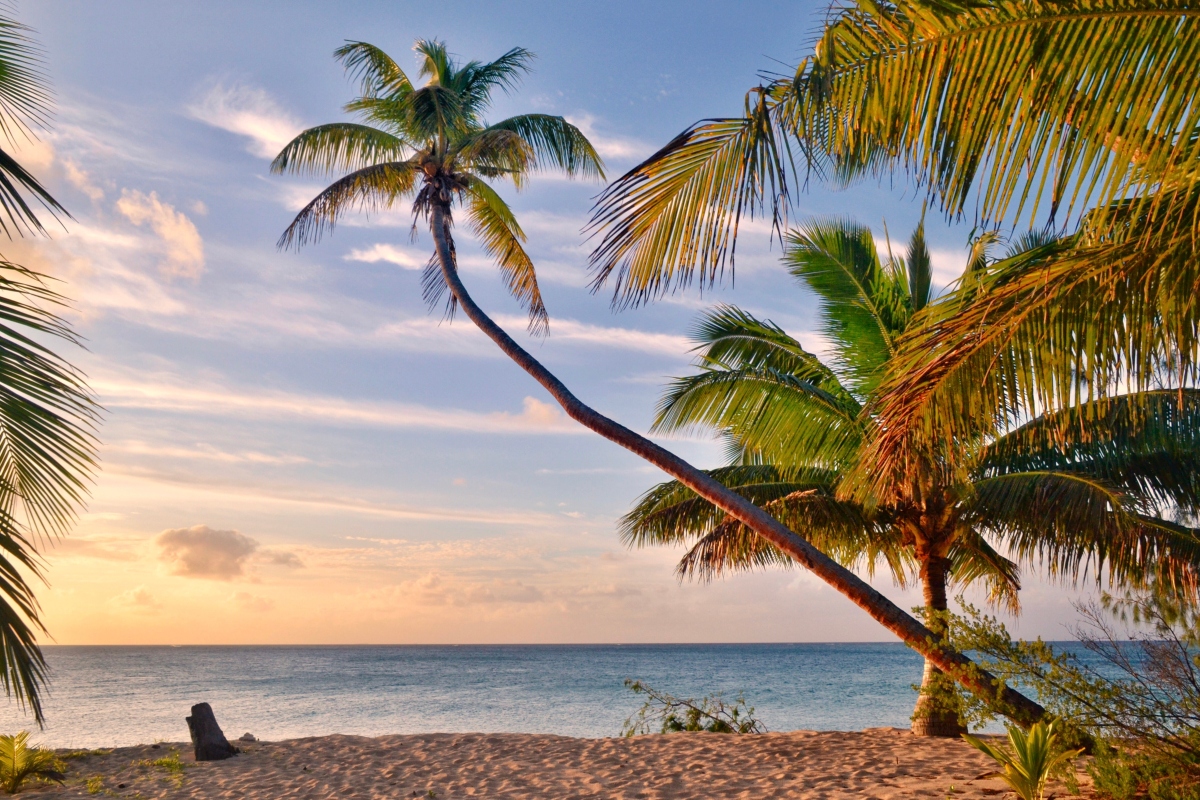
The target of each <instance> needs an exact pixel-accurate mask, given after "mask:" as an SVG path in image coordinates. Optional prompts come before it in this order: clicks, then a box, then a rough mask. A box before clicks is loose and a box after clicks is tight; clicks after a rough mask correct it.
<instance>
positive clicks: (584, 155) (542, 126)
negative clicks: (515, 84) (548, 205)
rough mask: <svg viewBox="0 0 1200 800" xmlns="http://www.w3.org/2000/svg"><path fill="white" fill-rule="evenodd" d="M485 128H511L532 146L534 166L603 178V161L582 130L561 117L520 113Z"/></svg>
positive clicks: (571, 174)
mask: <svg viewBox="0 0 1200 800" xmlns="http://www.w3.org/2000/svg"><path fill="white" fill-rule="evenodd" d="M488 130H504V131H512V132H513V133H515V134H517V136H519V137H520V138H521V141H523V142H526V143H527V144H528V145H529V147H530V148H531V149H532V150H533V154H534V159H535V160H534V166H535V168H537V169H547V168H548V167H554V168H556V169H559V170H562V171H563V172H564V173H566V174H567V175H568V176H570V177H575V176H577V175H578V176H580V177H585V178H597V179H599V180H604V164H603V162H602V161H601V159H600V155H599V154H598V153H597V152H596V148H595V147H593V146H592V143H591V142H589V141H588V140H587V137H586V136H584V135H583V132H582V131H581V130H579V129H578V128H576V127H575V126H574V125H572V124H571V123H569V122H567V121H566V120H565V119H563V118H562V117H554V116H550V115H548V114H520V115H518V116H515V117H509V118H508V119H506V120H503V121H501V122H497V123H496V124H495V125H492V126H491V127H490V128H489V129H488Z"/></svg>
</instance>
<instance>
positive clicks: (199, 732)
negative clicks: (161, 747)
mask: <svg viewBox="0 0 1200 800" xmlns="http://www.w3.org/2000/svg"><path fill="white" fill-rule="evenodd" d="M187 724H188V732H189V733H191V735H192V748H193V749H195V751H196V760H197V761H220V760H221V759H223V758H229V757H230V756H234V755H237V752H238V749H237V748H236V747H234V746H233V745H231V744H230V743H229V740H228V739H226V738H225V734H224V733H222V732H221V726H220V725H218V724H217V717H216V715H215V714H213V710H212V706H210V705H209V704H208V703H197V704H196V705H194V706H192V715H191V716H190V717H188V718H187Z"/></svg>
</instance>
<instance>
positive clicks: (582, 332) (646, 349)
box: [496, 314, 695, 357]
mask: <svg viewBox="0 0 1200 800" xmlns="http://www.w3.org/2000/svg"><path fill="white" fill-rule="evenodd" d="M496 319H497V321H498V322H500V324H501V325H507V326H508V327H510V328H517V327H518V326H520V325H525V324H526V322H527V320H526V319H525V318H524V317H517V316H513V315H506V314H501V315H498V316H497V317H496ZM550 341H554V342H558V341H564V342H580V343H584V344H596V345H602V346H604V347H609V348H620V349H622V350H636V351H638V352H643V353H658V354H666V355H673V356H680V357H685V356H687V355H689V354H690V353H689V351H690V350H691V349H692V348H693V347H695V343H694V342H692V341H690V340H689V339H688V338H687V337H686V336H676V335H674V334H670V333H652V332H650V331H639V330H637V329H635V328H610V327H607V326H604V325H592V324H591V323H587V322H577V321H576V320H573V319H552V320H550Z"/></svg>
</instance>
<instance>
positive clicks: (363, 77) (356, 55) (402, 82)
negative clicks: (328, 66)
mask: <svg viewBox="0 0 1200 800" xmlns="http://www.w3.org/2000/svg"><path fill="white" fill-rule="evenodd" d="M333 57H334V58H336V59H338V60H339V61H341V62H342V65H343V66H344V67H345V68H346V72H347V73H348V74H349V75H350V77H351V78H352V79H356V80H358V81H359V85H360V88H359V92H360V93H361V94H362V95H363V96H364V97H394V96H396V95H403V94H406V93H408V92H411V91H412V88H413V85H412V82H411V81H410V80H409V79H408V76H407V75H406V74H404V70H402V69H400V67H399V66H398V65H397V64H396V62H395V61H393V60H392V57H391V56H389V55H388V54H387V53H385V52H383V51H382V50H380V49H379V48H378V47H376V46H375V45H373V44H367V43H366V42H352V41H348V42H347V43H346V44H345V45H343V46H342V47H339V48H338V49H337V50H334V51H333Z"/></svg>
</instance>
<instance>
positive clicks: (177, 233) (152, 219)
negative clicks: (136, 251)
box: [117, 189, 204, 279]
mask: <svg viewBox="0 0 1200 800" xmlns="http://www.w3.org/2000/svg"><path fill="white" fill-rule="evenodd" d="M117 210H118V211H120V212H121V214H123V215H124V216H125V218H126V219H128V220H129V221H130V222H132V223H133V224H134V225H139V226H140V225H144V224H146V223H150V227H151V228H152V229H153V230H154V232H155V233H156V234H158V237H159V238H160V239H162V243H163V248H164V250H165V255H166V261H165V262H164V263H162V264H160V265H159V268H160V269H161V270H162V272H163V274H164V275H167V276H168V277H180V278H192V279H196V278H199V277H200V274H201V273H202V272H204V242H203V240H201V238H200V231H198V230H196V226H195V225H193V224H192V221H191V220H190V219H188V218H187V216H186V215H184V214H183V213H182V212H179V211H176V210H175V208H174V207H173V206H171V205H170V204H168V203H164V202H162V201H161V200H159V199H158V194H157V193H156V192H151V193H150V194H149V195H145V194H142V193H141V192H139V191H136V190H129V189H126V190H125V191H123V192H121V199H120V200H118V201H117Z"/></svg>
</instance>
